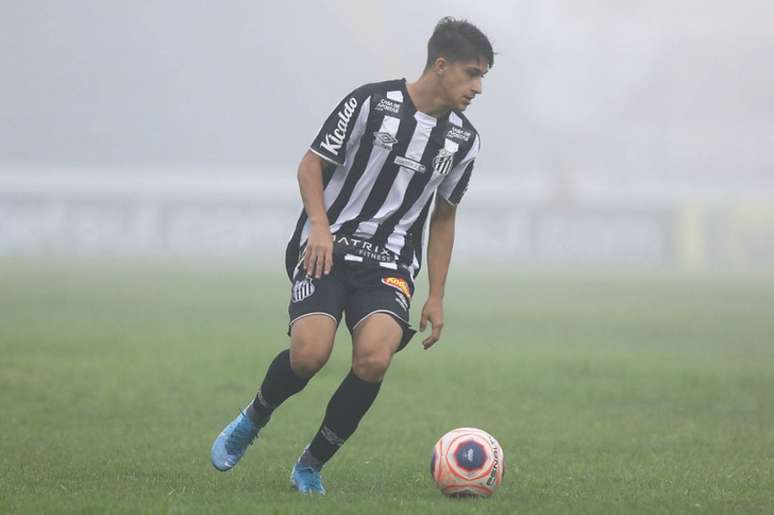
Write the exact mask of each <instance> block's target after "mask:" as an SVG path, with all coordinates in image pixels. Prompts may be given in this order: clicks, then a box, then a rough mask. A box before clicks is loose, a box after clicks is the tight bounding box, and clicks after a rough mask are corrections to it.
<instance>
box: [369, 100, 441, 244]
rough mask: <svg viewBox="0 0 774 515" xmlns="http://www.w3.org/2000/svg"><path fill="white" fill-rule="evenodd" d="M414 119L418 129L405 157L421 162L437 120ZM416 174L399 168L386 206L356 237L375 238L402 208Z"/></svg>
mask: <svg viewBox="0 0 774 515" xmlns="http://www.w3.org/2000/svg"><path fill="white" fill-rule="evenodd" d="M417 114H423V113H417ZM414 118H415V119H416V120H417V127H416V129H414V134H412V136H411V141H409V144H408V148H406V155H405V156H404V157H407V158H409V159H412V160H414V161H416V162H419V161H421V160H422V154H424V152H425V147H427V143H428V142H429V141H430V133H431V132H432V130H433V128H434V127H435V125H436V123H437V120H436V119H435V118H430V119H429V120H428V119H427V118H424V117H420V116H414ZM428 118H429V117H428ZM415 173H418V172H414V171H412V170H408V169H406V168H403V167H400V168H398V175H397V176H396V177H395V181H394V182H393V183H392V187H391V188H390V192H389V193H388V195H387V198H386V199H385V200H384V204H382V206H381V207H380V208H379V211H377V212H376V214H375V215H374V216H373V218H372V220H369V221H366V222H361V223H360V225H359V226H358V228H357V231H356V233H355V236H360V237H362V238H369V237H371V236H373V235H374V233H375V232H376V229H377V228H378V226H379V224H380V223H382V222H384V220H385V219H387V217H389V216H390V215H391V214H392V213H394V212H395V211H396V210H397V209H398V208H400V205H401V204H402V203H403V198H404V197H405V196H406V190H407V189H408V186H409V183H410V182H411V179H412V178H413V177H414V174H415ZM424 173H432V171H431V170H425V171H424Z"/></svg>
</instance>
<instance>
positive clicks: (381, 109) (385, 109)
mask: <svg viewBox="0 0 774 515" xmlns="http://www.w3.org/2000/svg"><path fill="white" fill-rule="evenodd" d="M400 106H401V103H400V102H395V101H394V100H390V99H387V98H381V99H379V103H378V104H376V107H375V108H374V111H376V112H377V113H391V114H398V113H400Z"/></svg>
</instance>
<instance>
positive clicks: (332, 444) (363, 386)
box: [305, 370, 382, 466]
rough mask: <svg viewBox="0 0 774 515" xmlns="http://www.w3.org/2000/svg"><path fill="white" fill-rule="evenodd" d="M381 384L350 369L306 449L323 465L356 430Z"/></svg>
mask: <svg viewBox="0 0 774 515" xmlns="http://www.w3.org/2000/svg"><path fill="white" fill-rule="evenodd" d="M381 385H382V383H369V382H368V381H363V380H362V379H360V378H359V377H357V376H356V375H355V373H354V372H352V371H351V370H350V372H349V374H348V375H347V377H345V378H344V381H342V382H341V385H339V388H338V390H336V392H335V393H334V394H333V397H331V400H330V402H329V403H328V408H327V409H326V410H325V418H324V419H323V422H322V425H321V426H320V429H319V430H318V431H317V434H316V435H314V438H313V439H312V443H310V444H309V447H308V449H307V450H306V451H305V452H308V453H310V454H311V455H312V456H313V457H314V458H316V459H317V460H319V462H320V463H321V464H325V462H326V461H328V460H329V459H331V458H332V457H333V455H334V454H335V453H336V451H338V450H339V447H341V445H342V444H343V443H344V442H345V441H346V440H347V438H349V437H350V436H352V433H354V432H355V429H357V425H358V424H359V423H360V419H362V418H363V415H365V414H366V411H368V408H370V407H371V404H373V402H374V399H376V395H377V394H378V393H379V388H380V387H381ZM321 466H322V465H321Z"/></svg>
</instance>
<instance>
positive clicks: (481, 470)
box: [430, 427, 505, 497]
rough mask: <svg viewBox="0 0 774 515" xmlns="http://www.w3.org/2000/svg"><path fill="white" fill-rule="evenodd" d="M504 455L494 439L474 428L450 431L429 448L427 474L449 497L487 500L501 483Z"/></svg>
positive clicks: (503, 471) (503, 470)
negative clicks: (429, 461)
mask: <svg viewBox="0 0 774 515" xmlns="http://www.w3.org/2000/svg"><path fill="white" fill-rule="evenodd" d="M504 473H505V455H504V454H503V449H502V447H500V444H499V443H498V442H497V440H496V439H495V437H494V436H492V435H490V434H489V433H487V432H486V431H482V430H481V429H477V428H475V427H460V428H457V429H452V430H451V431H449V432H448V433H446V434H445V435H443V436H442V437H441V439H440V440H438V441H437V442H436V444H435V447H433V459H432V461H431V463H430V474H431V475H432V476H433V480H434V481H435V484H436V485H437V486H438V488H439V489H440V490H441V492H442V493H443V494H444V495H447V496H449V497H461V496H481V497H489V496H490V495H492V494H493V493H494V491H495V490H496V489H497V487H498V486H500V483H501V482H502V480H503V474H504Z"/></svg>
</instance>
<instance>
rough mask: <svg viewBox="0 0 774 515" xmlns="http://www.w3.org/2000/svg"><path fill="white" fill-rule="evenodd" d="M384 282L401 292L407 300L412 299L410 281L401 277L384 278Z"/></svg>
mask: <svg viewBox="0 0 774 515" xmlns="http://www.w3.org/2000/svg"><path fill="white" fill-rule="evenodd" d="M382 282H383V283H384V284H386V285H387V286H392V287H393V288H395V289H396V290H398V291H399V292H401V293H402V294H403V295H405V296H406V298H407V299H410V298H411V289H410V288H409V285H408V281H406V280H405V279H402V278H400V277H383V278H382Z"/></svg>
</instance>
